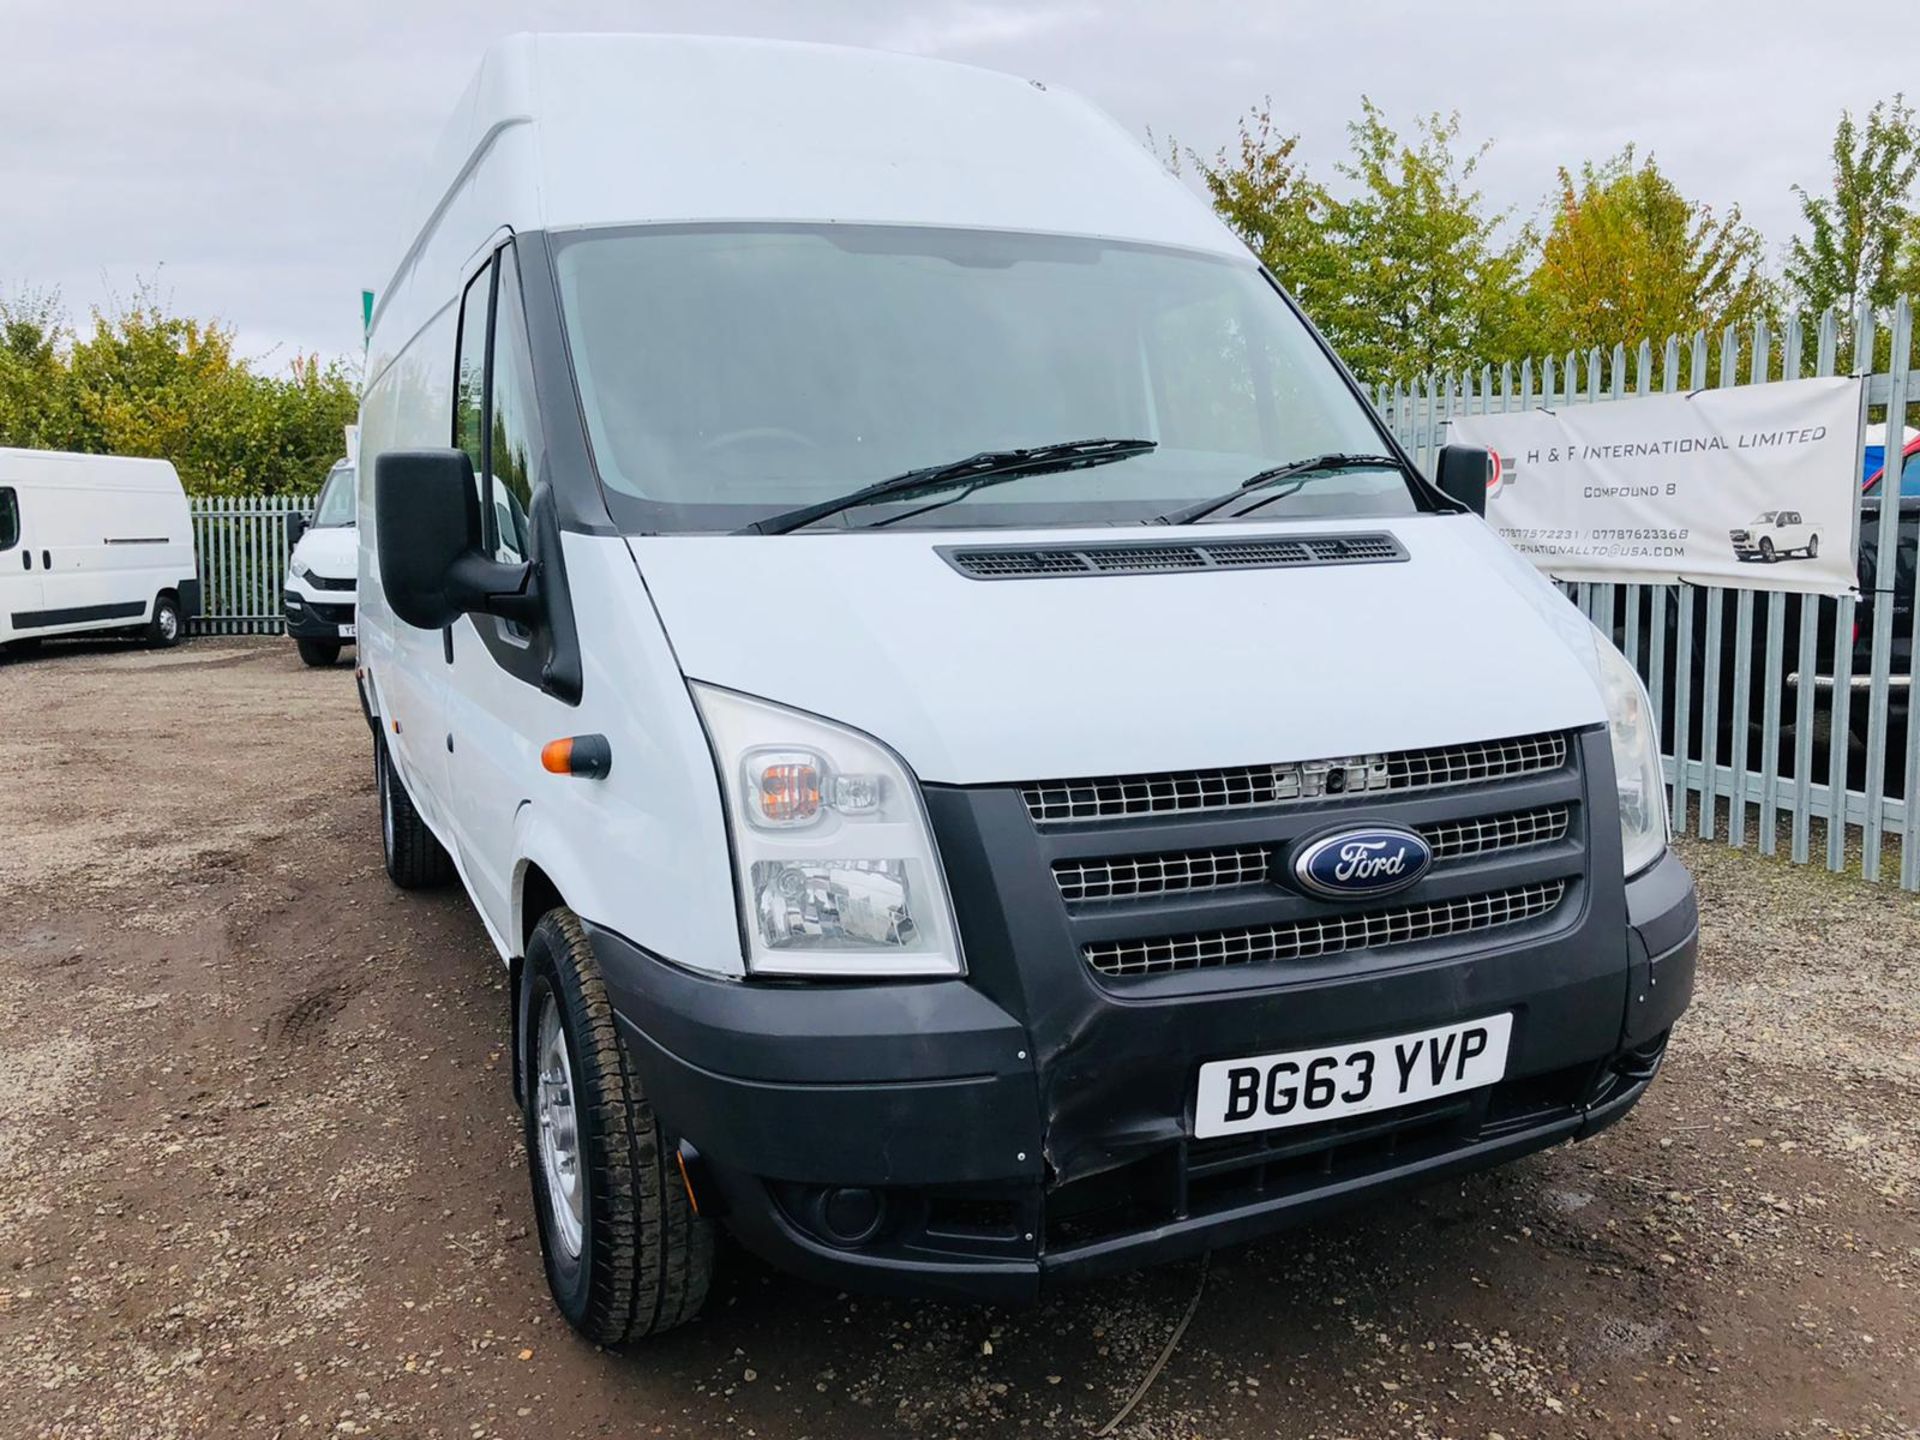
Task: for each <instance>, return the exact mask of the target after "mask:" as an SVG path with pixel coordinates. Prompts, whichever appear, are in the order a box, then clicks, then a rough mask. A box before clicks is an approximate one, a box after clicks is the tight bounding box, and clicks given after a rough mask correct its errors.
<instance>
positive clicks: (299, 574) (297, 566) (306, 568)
mask: <svg viewBox="0 0 1920 1440" xmlns="http://www.w3.org/2000/svg"><path fill="white" fill-rule="evenodd" d="M287 569H288V571H289V572H290V573H291V574H292V575H294V576H295V577H296V578H297V579H301V580H304V579H306V578H307V577H308V576H309V575H311V574H313V567H312V566H311V565H309V564H307V562H306V561H304V560H295V561H294V562H293V563H292V564H291V565H289V566H287Z"/></svg>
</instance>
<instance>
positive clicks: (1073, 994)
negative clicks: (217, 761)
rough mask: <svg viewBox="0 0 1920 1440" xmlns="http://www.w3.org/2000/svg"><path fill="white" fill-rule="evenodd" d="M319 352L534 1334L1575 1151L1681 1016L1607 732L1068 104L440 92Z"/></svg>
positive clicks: (1478, 541)
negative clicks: (413, 171)
mask: <svg viewBox="0 0 1920 1440" xmlns="http://www.w3.org/2000/svg"><path fill="white" fill-rule="evenodd" d="M417 213H418V215H419V217H420V219H419V223H418V229H417V232H416V233H415V235H414V238H413V240H412V243H411V244H410V246H409V247H408V249H407V251H406V253H405V254H404V255H403V256H402V257H401V260H400V263H399V267H398V269H397V270H396V272H395V273H394V275H393V278H392V281H391V283H389V284H388V285H387V286H386V287H385V289H384V291H383V296H382V300H381V304H380V307H379V310H378V311H377V313H376V315H375V317H374V323H373V329H372V342H371V352H370V358H369V361H368V368H367V374H368V377H369V378H368V383H367V387H366V390H365V394H364V399H363V402H362V409H361V422H360V423H361V430H360V437H361V439H360V445H361V450H360V454H361V472H360V484H361V505H360V518H361V524H360V573H359V589H358V596H359V604H360V609H359V625H360V631H359V639H360V655H359V658H360V662H361V668H360V672H359V677H358V678H359V681H360V687H361V694H362V701H363V704H364V706H365V710H366V715H367V720H368V723H369V726H370V727H371V731H372V736H373V747H374V761H375V773H376V777H377V780H378V790H379V800H380V821H381V838H382V844H383V850H384V855H385V861H386V868H387V873H388V874H389V875H390V876H391V877H392V878H393V880H394V881H395V883H397V884H398V885H400V886H402V887H415V886H422V885H429V884H434V883H437V882H441V881H444V880H447V879H450V878H452V877H453V876H456V875H457V876H458V877H459V879H460V881H461V883H462V884H463V885H464V886H465V887H466V891H467V894H468V895H469V896H470V897H471V898H472V901H473V903H474V906H475V908H476V910H477V911H478V912H479V915H480V918H481V921H482V923H483V924H484V926H485V928H486V931H487V934H488V935H489V936H490V937H491V939H492V942H493V944H494V946H495V947H496V948H497V949H498V951H499V954H500V957H501V959H502V961H503V962H504V963H505V965H506V966H507V971H508V975H509V977H510V981H511V983H510V986H509V987H508V988H509V993H510V996H511V1004H510V1007H509V1012H508V1014H507V1015H505V1016H504V1017H503V1019H504V1020H505V1022H506V1024H507V1025H508V1027H509V1029H510V1033H511V1036H512V1055H513V1059H514V1064H513V1076H514V1084H515V1093H516V1096H517V1097H518V1099H519V1101H520V1103H521V1105H522V1107H523V1114H524V1123H525V1142H526V1151H527V1156H528V1161H529V1170H530V1172H531V1177H532V1190H533V1205H534V1211H535V1214H536V1215H537V1216H538V1223H539V1231H540V1238H541V1244H542V1249H543V1253H544V1256H545V1265H546V1272H547V1278H548V1282H549V1284H550V1287H551V1289H552V1291H553V1295H554V1297H555V1300H556V1301H557V1303H558V1305H559V1308H560V1310H561V1311H562V1312H563V1313H564V1315H565V1316H566V1318H567V1320H568V1321H569V1322H570V1323H571V1324H572V1325H574V1326H575V1327H576V1328H578V1329H579V1330H580V1331H581V1332H582V1333H584V1334H586V1335H588V1336H590V1337H592V1338H593V1339H594V1340H596V1341H599V1342H603V1343H613V1342H617V1341H620V1340H624V1339H628V1338H631V1337H633V1336H637V1335H643V1334H647V1333H649V1332H652V1331H657V1330H661V1329H664V1328H666V1327H668V1326H671V1325H674V1324H676V1323H678V1322H680V1321H682V1320H685V1319H686V1318H687V1317H688V1316H690V1315H692V1314H693V1313H694V1311H696V1310H697V1309H698V1308H699V1306H700V1303H701V1299H702V1297H703V1296H704V1294H705V1292H706V1286H707V1276H708V1271H709V1267H710V1265H711V1263H712V1255H713V1249H712V1232H713V1227H714V1226H716V1225H725V1226H727V1227H729V1228H730V1229H731V1230H732V1231H733V1233H734V1234H736V1235H737V1236H738V1237H739V1238H740V1239H741V1241H743V1242H744V1243H745V1244H747V1245H748V1246H751V1247H752V1248H754V1249H755V1250H757V1251H759V1252H760V1253H761V1254H763V1255H765V1256H767V1257H769V1258H771V1259H772V1260H773V1261H775V1262H776V1263H778V1264H780V1265H783V1266H786V1267H788V1268H790V1269H792V1270H794V1271H796V1272H799V1273H801V1274H804V1275H809V1276H813V1277H816V1278H818V1279H819V1280H821V1281H823V1282H825V1283H828V1284H832V1285H846V1286H859V1287H865V1288H874V1289H880V1290H891V1291H896V1292H905V1293H912V1294H938V1295H948V1296H957V1297H971V1298H985V1299H992V1300H1019V1299H1025V1298H1030V1297H1032V1296H1033V1295H1035V1294H1036V1293H1037V1292H1039V1291H1040V1290H1041V1288H1042V1287H1043V1286H1045V1285H1048V1284H1050V1283H1053V1282H1055V1281H1058V1280H1065V1279H1070V1278H1073V1277H1077V1276H1085V1275H1092V1274H1098V1273H1100V1272H1102V1271H1107V1270H1111V1269H1114V1268H1117V1267H1124V1266H1135V1265H1140V1264H1143V1263H1147V1262H1151V1261H1157V1260H1162V1259H1166V1258H1169V1257H1173V1256H1179V1255H1186V1254H1193V1253H1197V1252H1199V1251H1201V1250H1204V1249H1207V1248H1210V1247H1214V1246H1219V1245H1225V1244H1229V1243H1232V1242H1235V1241H1241V1240H1245V1239H1248V1238H1250V1237H1253V1236H1257V1235H1260V1234H1262V1233H1264V1232H1267V1231H1270V1230H1272V1229H1274V1228H1276V1227H1278V1226H1281V1225H1284V1224H1289V1223H1295V1222H1298V1221H1301V1220H1304V1219H1308V1218H1311V1217H1313V1216H1316V1215H1321V1214H1325V1213H1328V1212H1332V1211H1340V1210H1344V1209H1346V1208H1347V1207H1349V1206H1350V1205H1351V1204H1352V1203H1353V1202H1354V1201H1355V1200H1356V1199H1357V1198H1359V1197H1360V1196H1362V1195H1366V1194H1370V1193H1375V1192H1378V1191H1381V1190H1384V1189H1387V1188H1390V1187H1393V1186H1399V1185H1405V1184H1409V1183H1412V1182H1416V1181H1422V1180H1432V1179H1435V1178H1436V1177H1440V1176H1445V1175H1449V1174H1452V1173H1455V1172H1458V1171H1461V1170H1464V1169H1468V1168H1472V1167H1477V1166H1485V1165H1491V1164H1494V1163H1497V1162H1499V1161H1503V1160H1506V1159H1509V1158H1512V1157H1514V1156H1517V1155H1521V1154H1524V1153H1526V1152H1528V1151H1532V1150H1537V1149H1539V1148H1541V1147H1543V1146H1546V1145H1551V1144H1555V1143H1558V1142H1560V1141H1564V1140H1574V1139H1580V1138H1582V1137H1585V1136H1588V1135H1592V1134H1594V1133H1595V1132H1596V1131H1598V1130H1600V1129H1601V1128H1603V1127H1604V1126H1606V1125H1608V1124H1610V1123H1612V1122H1613V1121H1615V1120H1617V1119H1619V1118H1620V1117H1621V1116H1622V1115H1624V1114H1625V1113H1626V1112H1627V1111H1628V1110H1629V1109H1630V1108H1631V1107H1632V1106H1633V1105H1634V1104H1635V1102H1636V1101H1637V1100H1638V1099H1639V1098H1640V1097H1641V1096H1642V1095H1643V1094H1644V1093H1645V1092H1646V1090H1647V1087H1648V1086H1649V1085H1650V1084H1651V1083H1652V1081H1653V1078H1654V1075H1655V1072H1656V1071H1657V1070H1658V1069H1659V1068H1660V1064H1661V1060H1662V1057H1663V1055H1664V1054H1665V1050H1666V1046H1667V1041H1668V1035H1669V1032H1670V1031H1671V1030H1672V1028H1673V1025H1674V1022H1675V1021H1676V1020H1677V1019H1678V1018H1679V1016H1680V1014H1681V1012H1682V1011H1683V1010H1684V1009H1685V1007H1686V1005H1687V1002H1688V998H1689V996H1690V994H1691V991H1692V982H1693V971H1694V959H1695V952H1696V949H1697V915H1696V909H1695V902H1694V895H1693V887H1692V883H1691V881H1690V879H1689V878H1688V875H1687V872H1686V870H1685V869H1684V868H1683V867H1682V865H1681V863H1680V862H1679V860H1678V859H1676V858H1675V856H1674V855H1673V853H1672V852H1671V850H1670V849H1669V847H1668V833H1667V811H1666V804H1665V799H1664V782H1663V778H1662V774H1661V767H1660V757H1659V754H1658V750H1657V744H1658V727H1657V726H1656V725H1654V723H1653V721H1652V716H1651V712H1650V707H1649V705H1648V702H1647V697H1646V693H1645V691H1644V690H1643V689H1642V687H1641V684H1640V681H1639V679H1638V678H1637V677H1636V675H1635V673H1634V671H1633V670H1632V669H1631V668H1630V667H1629V665H1628V664H1627V662H1626V661H1625V660H1624V659H1623V658H1622V657H1621V655H1620V654H1619V653H1618V652H1617V651H1616V650H1615V649H1614V647H1613V646H1612V644H1611V643H1609V641H1608V640H1607V639H1606V638H1604V637H1603V636H1601V635H1600V634H1599V633H1598V632H1597V631H1596V630H1595V629H1594V627H1593V626H1592V625H1591V624H1590V623H1589V622H1588V621H1587V620H1586V619H1585V617H1583V616H1582V615H1581V614H1580V613H1579V611H1577V610H1576V609H1575V608H1574V607H1573V606H1571V605H1569V604H1568V603H1567V601H1566V600H1565V599H1564V598H1563V597H1562V596H1561V595H1560V594H1559V593H1558V592H1556V591H1555V590H1554V589H1553V587H1552V586H1551V585H1550V584H1548V583H1547V582H1546V581H1545V580H1543V579H1542V578H1541V577H1540V576H1539V575H1538V574H1536V573H1535V571H1534V570H1533V569H1532V568H1531V567H1530V566H1529V565H1528V564H1527V563H1526V562H1525V561H1523V560H1522V559H1520V558H1519V557H1518V556H1516V555H1515V554H1514V553H1513V551H1511V550H1510V549H1509V548H1508V547H1507V546H1505V545H1504V544H1503V543H1502V542H1501V541H1500V539H1499V538H1498V537H1497V536H1496V535H1495V534H1494V533H1493V532H1492V531H1491V530H1490V529H1489V528H1488V527H1487V525H1486V524H1485V522H1484V521H1483V519H1482V518H1481V516H1480V513H1479V512H1481V511H1483V510H1484V508H1485V504H1486V494H1487V484H1488V478H1489V473H1490V472H1489V460H1488V456H1487V453H1486V452H1485V451H1483V450H1479V451H1477V450H1470V449H1466V448H1452V449H1449V450H1448V451H1446V452H1445V454H1444V455H1443V458H1442V460H1441V462H1440V465H1439V473H1438V475H1437V476H1434V477H1432V478H1429V477H1428V476H1425V475H1422V474H1421V473H1419V471H1418V470H1417V469H1416V468H1415V466H1414V465H1413V464H1412V463H1411V461H1410V460H1409V459H1408V457H1407V456H1406V454H1405V453H1404V452H1403V451H1402V450H1401V449H1400V448H1399V446H1398V445H1397V444H1396V443H1395V442H1394V439H1393V437H1392V435H1391V434H1390V433H1389V432H1388V430H1387V429H1386V428H1385V427H1384V426H1383V425H1382V423H1381V421H1380V419H1379V417H1378V416H1377V415H1376V414H1375V413H1374V412H1373V410H1372V409H1371V407H1370V406H1369V405H1368V403H1367V400H1366V397H1365V395H1364V394H1363V393H1362V392H1361V391H1360V390H1359V388H1358V387H1357V386H1356V385H1355V383H1354V381H1353V380H1352V378H1351V377H1350V376H1349V375H1348V374H1347V373H1346V371H1345V370H1344V369H1343V368H1342V367H1341V366H1340V364H1339V362H1338V361H1337V360H1336V359H1335V357H1334V356H1333V354H1332V353H1331V351H1330V350H1329V349H1328V348H1327V346H1326V344H1325V343H1324V341H1323V340H1322V339H1321V338H1320V336H1319V335H1318V334H1317V333H1316V332H1315V331H1314V329H1313V327H1312V326H1311V325H1310V324H1309V323H1308V322H1307V320H1306V319H1305V317H1303V316H1302V315H1301V313H1300V312H1299V310H1298V309H1297V308H1296V307H1295V306H1294V304H1293V303H1292V301H1291V300H1290V299H1289V298H1288V297H1287V296H1286V294H1285V293H1284V292H1283V291H1282V290H1281V289H1280V287H1279V286H1278V285H1277V284H1276V283H1275V282H1274V280H1273V278H1272V277H1271V276H1270V275H1268V274H1267V273H1265V272H1264V271H1263V270H1262V268H1261V267H1260V264H1259V262H1258V261H1257V260H1256V259H1255V258H1254V257H1253V256H1252V255H1250V254H1249V253H1248V252H1247V250H1246V249H1245V247H1244V246H1242V245H1241V244H1240V243H1239V241H1238V240H1236V239H1235V238H1234V237H1233V236H1232V235H1231V234H1230V233H1229V232H1228V231H1227V230H1226V229H1225V228H1224V227H1223V226H1222V225H1221V224H1220V223H1219V221H1218V220H1217V219H1216V218H1215V217H1214V215H1213V214H1212V213H1211V212H1210V211H1209V210H1208V208H1207V207H1206V206H1205V205H1204V204H1203V203H1202V202H1200V201H1199V200H1197V199H1195V197H1194V196H1192V195H1191V194H1189V193H1188V192H1187V191H1186V190H1185V189H1184V188H1183V187H1182V186H1181V185H1180V184H1179V183H1178V182H1177V181H1176V180H1175V179H1173V178H1171V177H1170V176H1168V175H1167V174H1166V173H1165V172H1164V171H1163V170H1162V168H1161V167H1160V166H1159V164H1158V163H1156V161H1155V160H1154V158H1153V156H1152V155H1151V154H1150V153H1148V151H1147V150H1146V149H1145V148H1144V147H1143V146H1142V145H1141V144H1140V143H1139V142H1138V141H1137V140H1136V139H1134V138H1133V137H1132V136H1129V135H1127V134H1126V133H1124V132H1123V131H1122V130H1121V129H1120V128H1119V127H1118V126H1116V125H1115V124H1114V123H1113V122H1112V121H1111V120H1109V119H1108V118H1107V117H1106V116H1104V115H1103V114H1101V113H1100V112H1099V111H1097V110H1095V109H1094V108H1093V107H1091V106H1090V105H1088V104H1087V103H1086V102H1084V101H1082V100H1080V99H1078V98H1076V97H1074V96H1073V95H1071V94H1068V93H1065V92H1063V91H1061V90H1058V89H1055V88H1053V87H1051V86H1048V85H1043V84H1040V83H1037V82H1030V81H1027V80H1022V79H1016V78H1013V77H1010V76H1006V75H999V74H994V73H991V72H988V71H984V70H978V69H972V68H969V67H965V66H959V65H952V64H946V63H941V62H935V61H928V60H920V59H912V58H907V57H902V56H896V55H883V54H873V53H868V52H862V51H854V50H844V49H837V48H829V47H822V46H811V45H795V44H773V43H760V42H752V41H739V40H704V39H688V38H654V37H633V36H622V37H593V36H570V37H561V38H548V37H531V38H529V37H522V38H518V39H514V40H510V41H507V42H505V43H503V44H501V45H499V46H497V47H495V48H494V49H493V50H491V51H489V52H488V55H487V57H486V59H485V62H484V63H483V65H482V67H481V71H480V74H479V77H478V78H477V80H476V81H475V82H474V84H473V85H472V87H471V88H470V89H469V90H468V91H467V93H466V95H465V96H464V97H463V98H462V100H461V101H460V104H459V108H458V109H457V111H456V112H455V115H454V118H453V121H452V124H451V125H450V127H449V129H448V131H447V134H446V137H445V139H444V140H443V141H442V142H441V145H440V148H439V150H438V152H437V154H436V156H435V159H434V161H433V165H432V169H431V171H430V173H429V175H428V177H427V181H426V184H425V186H424V187H423V189H422V190H421V192H420V195H419V198H418V205H417Z"/></svg>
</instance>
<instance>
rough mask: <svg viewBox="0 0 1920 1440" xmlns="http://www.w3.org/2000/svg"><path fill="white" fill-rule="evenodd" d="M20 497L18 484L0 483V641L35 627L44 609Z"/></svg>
mask: <svg viewBox="0 0 1920 1440" xmlns="http://www.w3.org/2000/svg"><path fill="white" fill-rule="evenodd" d="M23 500H24V497H23V496H22V494H21V492H20V490H19V488H18V487H17V486H13V485H0V641H5V640H10V639H13V638H15V637H16V636H19V635H21V634H24V633H27V632H29V631H32V630H34V629H37V628H38V627H37V626H36V624H35V622H34V617H35V616H36V615H37V614H38V613H39V612H40V611H41V610H44V609H45V608H46V605H45V599H44V596H45V587H44V586H43V584H42V582H41V579H40V574H41V572H40V560H39V556H38V555H37V554H36V553H35V552H34V549H33V547H32V545H31V543H30V540H31V537H30V536H29V534H28V530H27V521H26V518H25V515H24V514H23Z"/></svg>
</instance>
